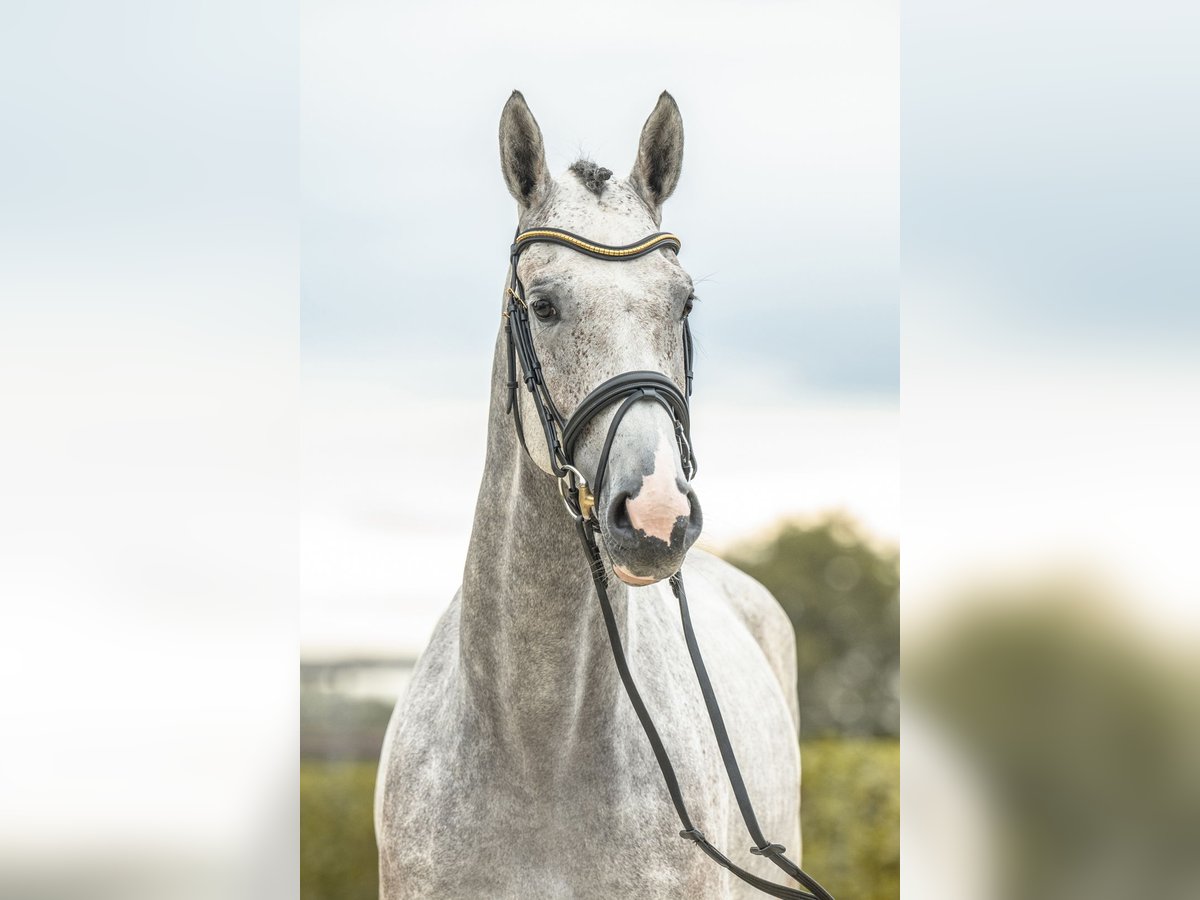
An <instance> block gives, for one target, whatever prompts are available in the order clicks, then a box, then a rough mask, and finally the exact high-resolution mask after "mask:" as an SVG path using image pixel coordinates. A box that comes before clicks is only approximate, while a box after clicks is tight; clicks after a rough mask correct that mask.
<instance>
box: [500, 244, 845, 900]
mask: <svg viewBox="0 0 1200 900" xmlns="http://www.w3.org/2000/svg"><path fill="white" fill-rule="evenodd" d="M533 244H558V245H559V246H563V247H568V248H570V249H571V250H574V251H576V252H579V253H583V254H586V255H587V256H592V257H595V258H596V259H605V260H617V261H619V260H630V259H638V258H639V257H642V256H646V255H647V254H650V253H654V252H655V251H658V250H671V251H672V252H674V253H679V250H680V248H681V246H682V245H681V244H680V241H679V238H677V237H676V236H675V235H673V234H669V233H667V232H656V233H655V234H652V235H649V236H648V237H646V238H643V239H642V240H640V241H636V242H635V243H632V244H626V245H624V246H620V247H614V246H610V245H608V244H597V243H594V242H592V241H589V240H587V239H585V238H582V237H580V236H579V235H577V234H572V233H571V232H569V231H564V230H562V229H560V228H535V229H531V230H528V231H519V232H518V233H517V236H516V238H515V239H514V240H513V244H512V249H511V252H510V258H509V262H510V266H511V270H510V275H509V284H508V289H507V291H506V297H507V301H508V302H507V304H506V309H505V312H504V319H505V326H504V327H505V335H506V338H505V339H506V343H507V348H508V385H507V387H508V403H507V412H509V413H511V414H512V416H513V423H514V425H515V427H516V430H517V436H518V438H519V439H520V442H521V446H522V448H524V450H525V452H526V453H529V446H528V444H526V442H525V429H524V425H523V423H522V421H521V406H520V403H519V401H518V398H517V389H518V387H519V386H520V384H521V383H524V385H525V388H526V389H527V390H528V391H529V393H530V395H531V397H532V399H533V406H534V409H535V410H536V411H537V417H538V421H539V422H540V423H541V426H542V431H543V432H544V434H545V438H546V448H547V451H548V453H549V459H550V468H551V471H552V472H553V474H554V476H555V477H556V478H557V479H558V489H559V493H560V494H561V495H562V498H563V503H564V504H565V505H566V507H567V512H569V513H570V514H571V517H572V518H573V519H574V520H575V527H576V530H577V531H578V532H579V539H580V541H581V543H582V544H583V548H584V552H585V553H586V554H587V558H588V562H589V567H590V569H591V575H592V582H593V584H595V587H596V595H597V597H598V598H599V600H600V611H601V613H602V614H603V616H604V625H605V629H606V630H607V632H608V639H609V644H610V646H611V647H612V652H613V659H614V661H615V662H616V666H617V671H618V673H619V674H620V676H621V683H622V684H623V685H624V686H625V692H626V694H628V695H629V700H630V702H631V703H632V704H633V708H634V711H635V712H636V713H637V717H638V720H639V721H640V722H641V724H642V729H643V730H644V731H645V732H646V737H647V738H648V739H649V741H650V746H651V748H652V749H653V751H654V756H655V759H656V760H657V761H658V766H659V768H660V769H661V770H662V774H663V779H664V780H665V781H666V785H667V792H668V793H669V794H670V795H671V802H672V804H674V806H675V812H676V813H677V814H678V816H679V821H680V822H681V823H682V824H683V830H682V831H680V832H679V836H680V837H682V838H685V839H686V840H690V841H693V842H695V843H696V844H697V845H698V846H699V847H700V849H701V850H703V851H704V852H705V853H706V854H708V856H709V857H711V858H712V859H713V860H715V861H716V862H717V863H719V864H720V865H722V866H724V867H725V868H726V869H728V870H729V871H730V872H732V873H733V874H734V875H736V876H737V877H738V878H740V879H742V880H743V881H745V882H747V883H748V884H750V885H752V886H753V887H755V888H757V889H758V890H760V891H762V892H764V893H766V894H770V895H771V896H773V897H779V898H783V900H833V898H832V897H831V896H830V894H829V893H828V892H827V891H826V890H825V889H824V888H823V887H821V885H820V884H818V883H817V881H816V880H815V879H814V878H812V877H811V876H810V875H808V874H807V873H806V872H804V870H803V869H801V868H800V867H799V866H798V865H796V864H795V863H794V862H792V861H791V860H790V859H788V858H787V857H786V856H784V852H785V848H784V847H783V846H782V845H780V844H773V843H771V842H770V841H768V840H767V839H766V837H764V836H763V833H762V829H761V828H760V827H759V825H758V819H757V818H756V816H755V814H754V808H753V806H751V804H750V797H749V794H748V793H747V791H746V784H745V782H744V780H743V779H742V773H741V770H740V769H739V767H738V763H737V758H736V757H735V756H734V752H733V745H732V744H731V743H730V741H729V734H728V732H727V731H726V729H725V721H724V719H723V718H722V716H721V709H720V707H719V706H718V705H717V698H716V694H714V693H713V688H712V682H711V681H710V680H709V677H708V671H707V669H706V668H705V665H704V659H703V657H702V656H701V655H700V647H699V645H698V644H697V642H696V634H695V630H694V629H693V627H692V618H691V613H690V611H689V610H688V603H687V594H686V593H685V591H684V588H683V572H682V570H681V571H679V572H676V573H675V574H674V575H672V576H671V577H670V579H669V584H670V585H671V590H672V592H673V593H674V594H675V598H676V599H677V600H678V601H679V615H680V618H681V620H682V623H683V636H684V641H685V642H686V644H687V648H688V655H689V656H690V657H691V659H692V667H693V668H694V669H695V671H696V679H697V681H698V682H699V683H700V691H701V693H702V694H703V695H704V704H705V706H706V707H707V709H708V717H709V719H710V721H711V723H712V728H713V734H714V736H715V737H716V740H717V745H718V747H719V748H720V751H721V760H722V762H723V763H724V765H725V772H726V774H727V775H728V777H729V783H730V786H731V787H732V788H733V793H734V797H735V798H736V799H737V804H738V809H739V810H740V811H741V814H742V819H743V821H744V822H745V824H746V830H747V831H748V832H749V834H750V837H751V838H752V839H753V840H754V846H753V847H751V848H750V852H751V853H753V854H755V855H757V856H765V857H766V858H767V859H769V860H771V862H773V863H775V865H777V866H779V868H781V869H782V870H783V871H784V872H786V873H787V874H788V875H790V876H791V877H792V878H794V879H796V880H797V881H799V882H800V883H801V884H803V885H804V886H805V887H806V888H808V890H807V891H805V890H800V889H799V888H792V887H787V886H784V885H780V884H775V883H774V882H770V881H766V880H765V879H762V878H759V877H758V876H757V875H754V874H752V873H750V872H748V871H746V870H745V869H743V868H741V867H740V866H738V865H737V864H735V863H734V862H733V861H732V860H731V859H729V857H727V856H726V855H725V854H724V853H722V852H721V851H720V850H718V849H717V848H716V847H714V846H713V845H712V844H711V843H709V841H708V839H707V838H706V837H705V836H704V833H703V832H702V831H700V829H698V828H697V827H696V826H695V825H694V824H693V823H692V820H691V817H690V816H689V815H688V811H687V806H686V804H685V803H684V800H683V794H682V792H681V791H680V789H679V781H678V779H677V778H676V777H675V770H674V768H673V767H672V765H671V760H670V757H669V756H668V755H667V750H666V747H665V746H664V745H663V742H662V739H661V738H660V737H659V735H658V730H657V729H656V728H655V727H654V721H653V719H651V717H650V713H649V711H648V710H647V709H646V704H645V703H644V702H643V701H642V697H641V694H640V693H639V692H638V689H637V685H636V684H635V683H634V680H633V675H632V673H631V672H630V670H629V663H628V661H627V660H626V659H625V651H624V649H623V646H622V643H621V633H620V631H619V629H618V628H617V620H616V616H615V615H614V614H613V609H612V603H611V602H610V600H609V597H608V574H607V570H606V568H605V565H604V561H603V559H602V558H601V556H600V547H599V545H598V543H597V540H596V532H597V527H598V520H597V517H596V511H595V509H596V502H597V501H598V499H599V497H600V492H601V491H602V490H603V487H604V472H605V469H606V468H607V467H608V457H609V454H610V453H611V452H612V446H613V440H614V438H615V437H616V434H617V429H618V428H619V426H620V424H621V420H622V419H623V418H624V417H625V415H626V413H628V412H629V410H630V409H631V408H632V407H633V405H634V404H636V403H638V402H639V401H642V400H649V401H652V402H656V403H658V404H659V405H661V406H662V407H663V408H664V409H666V411H667V413H668V414H669V415H670V416H671V419H672V421H673V422H674V427H675V438H676V441H677V442H678V443H679V452H680V459H681V460H682V463H683V469H684V473H685V474H686V475H687V478H688V480H689V481H690V480H691V479H692V478H693V477H694V476H695V474H696V459H695V456H694V454H693V453H692V445H691V418H690V416H689V414H688V397H689V396H690V395H691V393H692V356H693V345H692V332H691V328H690V326H689V324H688V321H687V319H686V318H685V319H684V320H683V365H684V382H685V388H686V393H685V392H684V391H681V390H680V389H679V386H678V385H676V384H675V382H674V381H673V380H672V379H671V378H669V377H667V376H666V375H664V374H662V373H661V372H650V371H635V372H625V373H622V374H620V375H617V376H616V377H614V378H610V379H609V380H608V381H605V382H604V383H603V384H601V385H600V386H599V387H597V388H596V389H595V390H593V391H592V392H591V393H589V394H588V395H587V396H586V397H584V398H583V400H582V401H581V402H580V403H579V405H578V406H577V407H576V409H575V411H574V412H573V413H572V414H571V415H570V416H569V417H564V416H563V415H562V413H560V412H559V410H558V407H557V406H555V404H554V399H553V397H552V396H551V394H550V390H549V387H548V386H547V384H546V380H545V377H544V374H543V372H542V366H541V363H540V362H539V361H538V355H537V350H536V348H535V347H534V343H533V332H532V330H531V329H530V323H529V308H528V306H527V305H526V302H525V289H524V286H523V285H522V284H521V278H520V276H519V275H518V274H517V264H518V263H519V262H520V259H521V253H522V252H523V251H524V250H525V249H526V248H527V247H529V246H531V245H533ZM518 363H519V364H520V369H521V380H520V381H518V380H517V365H518ZM614 403H619V404H620V405H619V406H618V407H617V411H616V414H615V415H614V416H613V418H612V421H611V422H610V423H609V426H608V433H607V435H606V436H605V439H604V444H603V446H602V449H601V451H600V459H599V462H598V463H597V465H596V475H595V479H594V482H593V484H591V485H589V484H588V483H587V480H586V479H585V478H584V476H583V473H581V472H580V471H579V469H577V468H576V467H575V465H574V458H575V448H576V445H577V443H578V441H579V437H580V435H581V434H582V432H583V429H584V426H586V425H587V424H588V423H589V422H590V421H591V420H592V419H594V418H596V417H597V416H598V415H600V413H602V412H603V411H604V410H606V409H607V408H608V407H609V406H611V405H613V404H614ZM531 458H532V456H531ZM810 892H811V893H810Z"/></svg>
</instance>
